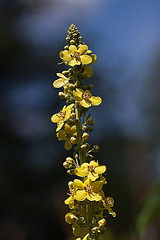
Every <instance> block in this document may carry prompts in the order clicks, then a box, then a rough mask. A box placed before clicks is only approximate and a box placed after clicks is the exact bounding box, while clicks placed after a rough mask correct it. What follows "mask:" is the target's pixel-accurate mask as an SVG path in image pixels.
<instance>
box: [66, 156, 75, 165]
mask: <svg viewBox="0 0 160 240" xmlns="http://www.w3.org/2000/svg"><path fill="white" fill-rule="evenodd" d="M66 163H68V164H73V163H74V160H73V158H71V157H67V158H66Z"/></svg>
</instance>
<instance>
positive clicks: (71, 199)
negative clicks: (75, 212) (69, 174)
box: [64, 182, 78, 209]
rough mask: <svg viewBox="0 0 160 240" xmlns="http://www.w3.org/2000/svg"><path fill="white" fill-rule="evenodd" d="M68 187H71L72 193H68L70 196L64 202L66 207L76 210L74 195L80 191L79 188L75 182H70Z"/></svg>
mask: <svg viewBox="0 0 160 240" xmlns="http://www.w3.org/2000/svg"><path fill="white" fill-rule="evenodd" d="M68 186H69V192H70V193H67V194H68V195H69V197H68V198H67V199H66V200H65V201H64V203H65V204H66V205H68V206H69V208H70V209H73V208H74V200H75V198H74V195H75V194H76V191H77V190H78V188H77V187H76V186H75V185H74V183H73V182H69V183H68Z"/></svg>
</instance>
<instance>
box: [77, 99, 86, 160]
mask: <svg viewBox="0 0 160 240" xmlns="http://www.w3.org/2000/svg"><path fill="white" fill-rule="evenodd" d="M75 114H76V120H77V122H76V130H77V145H78V153H79V161H80V164H82V163H84V161H85V156H84V151H83V150H82V149H81V146H82V126H81V115H80V109H79V103H78V102H75Z"/></svg>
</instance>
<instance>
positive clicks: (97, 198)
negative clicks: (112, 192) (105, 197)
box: [87, 192, 102, 202]
mask: <svg viewBox="0 0 160 240" xmlns="http://www.w3.org/2000/svg"><path fill="white" fill-rule="evenodd" d="M87 199H88V200H89V201H97V202H98V201H100V200H101V199H102V197H101V196H100V195H99V194H96V193H94V192H93V193H91V194H88V195H87Z"/></svg>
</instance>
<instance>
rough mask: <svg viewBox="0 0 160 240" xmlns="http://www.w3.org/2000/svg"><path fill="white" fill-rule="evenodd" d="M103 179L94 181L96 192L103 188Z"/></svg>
mask: <svg viewBox="0 0 160 240" xmlns="http://www.w3.org/2000/svg"><path fill="white" fill-rule="evenodd" d="M102 187H103V181H96V182H93V183H92V189H93V191H94V192H95V193H99V192H100V191H101V190H102Z"/></svg>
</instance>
